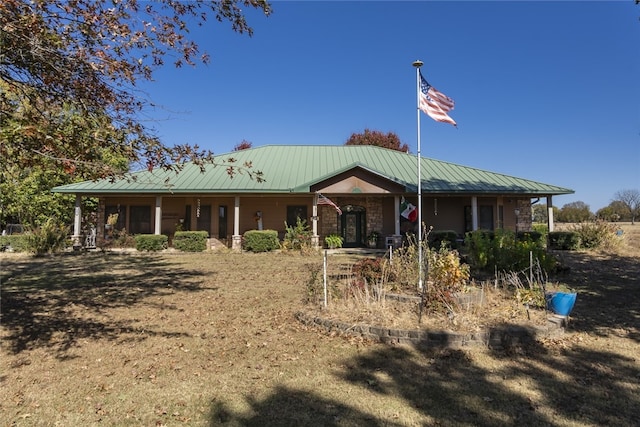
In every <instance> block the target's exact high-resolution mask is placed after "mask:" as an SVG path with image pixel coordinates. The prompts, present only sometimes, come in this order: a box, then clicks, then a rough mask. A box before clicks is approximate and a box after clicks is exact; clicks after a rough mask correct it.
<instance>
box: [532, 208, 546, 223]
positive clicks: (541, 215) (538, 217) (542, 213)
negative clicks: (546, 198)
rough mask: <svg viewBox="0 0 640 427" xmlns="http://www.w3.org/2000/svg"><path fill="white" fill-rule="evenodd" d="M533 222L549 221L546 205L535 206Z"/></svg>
mask: <svg viewBox="0 0 640 427" xmlns="http://www.w3.org/2000/svg"><path fill="white" fill-rule="evenodd" d="M532 217H533V222H537V223H546V222H547V221H548V219H549V213H548V212H547V206H546V205H533V208H532Z"/></svg>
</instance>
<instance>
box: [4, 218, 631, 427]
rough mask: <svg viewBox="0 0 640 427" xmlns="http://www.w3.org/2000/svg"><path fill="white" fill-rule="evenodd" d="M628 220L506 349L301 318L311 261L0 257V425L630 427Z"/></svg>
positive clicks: (572, 262)
mask: <svg viewBox="0 0 640 427" xmlns="http://www.w3.org/2000/svg"><path fill="white" fill-rule="evenodd" d="M624 230H625V239H627V243H628V245H627V246H626V248H625V249H624V250H622V251H620V252H619V253H615V254H607V253H593V252H576V253H567V254H564V262H565V263H566V265H568V266H570V267H571V269H570V270H569V271H568V272H566V273H564V275H563V276H562V277H559V278H558V279H559V280H561V281H562V282H564V283H567V284H569V285H571V286H572V287H575V288H576V289H578V291H579V297H578V302H577V304H576V307H575V308H574V312H573V313H572V320H571V322H570V324H569V330H568V333H567V334H565V336H564V337H562V338H561V339H554V340H551V339H549V340H545V341H541V342H536V343H535V344H533V345H528V346H522V347H514V348H509V349H502V350H500V349H489V348H486V349H474V350H472V351H462V350H448V349H431V350H428V349H414V348H410V347H392V346H387V345H382V344H374V343H369V342H365V341H362V340H360V339H355V338H343V337H338V336H330V335H326V334H324V333H320V332H319V331H317V330H315V329H313V328H308V327H306V326H304V325H302V324H300V323H298V322H297V321H296V320H295V319H294V317H293V315H294V313H295V312H296V311H297V310H299V309H300V308H301V307H302V306H303V301H304V300H305V298H306V283H307V281H308V280H309V277H310V271H311V270H312V269H313V268H317V266H318V264H319V263H321V262H322V260H321V259H320V257H318V256H300V255H290V254H284V253H283V254H246V253H245V254H232V253H203V254H180V253H171V254H163V255H154V254H135V253H134V254H118V253H105V254H73V255H64V256H54V257H40V258H33V257H28V256H25V255H19V254H4V255H0V256H2V258H1V259H0V260H1V262H2V265H1V269H0V271H1V273H0V285H1V286H2V289H1V291H2V294H1V298H2V300H1V309H2V323H1V325H0V344H1V348H0V357H1V359H0V360H1V364H0V366H1V368H0V414H1V415H0V425H2V426H14V425H15V426H51V425H61V426H97V425H114V426H128V425H131V426H141V425H142V426H154V425H155V426H159V425H166V426H180V425H189V426H215V425H223V426H251V425H260V426H301V425H305V426H423V425H443V426H449V425H451V426H454V425H455V426H472V425H473V426H476V425H490V426H503V425H505V426H506V425H554V426H585V425H586V426H597V425H620V426H622V425H638V424H640V413H638V411H637V408H638V407H640V385H639V383H640V381H639V379H640V364H639V363H638V354H640V352H639V350H640V295H639V294H638V292H637V289H638V286H639V285H640V225H635V226H625V227H624ZM634 245H635V246H634Z"/></svg>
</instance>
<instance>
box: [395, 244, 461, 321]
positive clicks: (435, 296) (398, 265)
mask: <svg viewBox="0 0 640 427" xmlns="http://www.w3.org/2000/svg"><path fill="white" fill-rule="evenodd" d="M418 249H419V248H418V245H417V243H416V241H415V239H410V240H409V244H408V245H406V246H403V247H402V248H400V249H397V250H395V251H394V252H393V262H392V273H393V276H392V277H395V278H396V283H397V284H398V285H400V286H402V287H405V286H411V287H412V288H413V289H415V286H416V285H417V284H418V278H419V272H418ZM422 254H423V264H425V265H426V267H427V268H426V270H425V273H426V277H424V278H423V279H426V281H424V283H423V286H424V287H425V289H424V307H425V309H426V310H427V312H432V313H435V312H445V311H454V308H455V307H456V305H457V301H456V298H455V294H456V292H459V291H461V290H462V289H463V288H464V287H465V286H466V285H467V284H468V282H469V278H470V268H469V266H468V265H467V264H463V263H462V262H461V261H460V255H459V253H458V251H456V250H454V249H450V248H449V247H447V244H446V243H444V244H442V245H441V246H440V248H439V249H435V248H428V247H426V244H425V243H423V248H422Z"/></svg>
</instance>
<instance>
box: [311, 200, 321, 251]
mask: <svg viewBox="0 0 640 427" xmlns="http://www.w3.org/2000/svg"><path fill="white" fill-rule="evenodd" d="M311 230H312V231H313V234H312V235H311V246H313V247H314V248H317V247H319V246H320V236H318V195H317V194H316V195H315V196H313V206H312V207H311Z"/></svg>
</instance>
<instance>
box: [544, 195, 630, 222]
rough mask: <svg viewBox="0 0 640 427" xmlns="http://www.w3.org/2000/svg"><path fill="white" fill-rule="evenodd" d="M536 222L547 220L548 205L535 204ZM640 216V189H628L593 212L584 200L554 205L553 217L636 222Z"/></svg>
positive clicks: (580, 220) (563, 219) (575, 220)
mask: <svg viewBox="0 0 640 427" xmlns="http://www.w3.org/2000/svg"><path fill="white" fill-rule="evenodd" d="M532 215H533V221H534V222H542V223H544V222H547V218H548V216H547V207H546V205H534V206H533V209H532ZM639 216H640V190H637V189H626V190H620V191H618V192H616V193H615V195H614V198H613V200H612V201H611V203H609V205H608V206H605V207H604V208H602V209H599V210H598V211H596V212H595V213H593V212H591V209H590V208H589V205H588V204H586V203H584V202H582V201H577V202H571V203H567V204H566V205H563V206H562V208H557V207H555V206H554V207H553V218H554V220H555V221H558V222H585V221H593V220H595V219H601V220H604V221H610V222H631V223H632V224H634V223H635V221H636V219H637V218H638V217H639Z"/></svg>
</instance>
